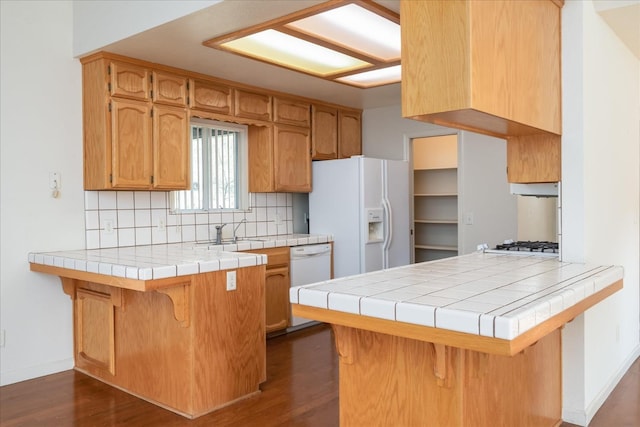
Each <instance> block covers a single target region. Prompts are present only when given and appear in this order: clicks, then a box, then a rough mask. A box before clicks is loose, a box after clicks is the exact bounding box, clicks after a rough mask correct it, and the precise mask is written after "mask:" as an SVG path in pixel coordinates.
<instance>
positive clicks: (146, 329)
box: [62, 265, 266, 418]
mask: <svg viewBox="0 0 640 427" xmlns="http://www.w3.org/2000/svg"><path fill="white" fill-rule="evenodd" d="M227 271H228V270H224V271H215V272H210V273H203V274H197V275H192V276H184V281H183V282H182V281H180V280H175V279H176V278H172V279H174V281H173V282H172V284H171V286H169V287H163V288H160V289H158V290H156V291H144V292H143V291H134V290H130V289H121V288H118V287H115V286H108V285H105V284H100V283H93V282H87V281H83V280H76V279H69V278H63V279H62V280H63V285H64V289H65V292H66V293H67V294H69V295H70V296H71V297H72V298H73V299H74V330H75V363H76V366H75V367H76V369H77V370H78V371H81V372H84V373H86V374H88V375H91V376H93V377H95V378H98V379H100V380H102V381H104V382H106V383H108V384H111V385H113V386H115V387H118V388H120V389H122V390H125V391H127V392H129V393H131V394H133V395H135V396H138V397H141V398H143V399H145V400H147V401H149V402H152V403H154V404H157V405H159V406H162V407H164V408H166V409H169V410H171V411H174V412H176V413H178V414H181V415H183V416H186V417H188V418H195V417H198V416H200V415H204V414H206V413H208V412H211V411H213V410H215V409H217V408H220V407H222V406H226V405H228V404H229V403H232V402H234V401H236V400H239V399H242V398H245V397H247V396H250V395H253V394H254V393H258V392H259V384H260V383H262V382H264V381H266V337H265V325H264V319H265V314H264V313H265V312H264V298H265V295H264V277H265V267H264V266H263V265H261V266H256V267H247V268H240V269H237V270H235V272H236V275H237V286H236V290H233V291H227V289H226V274H227ZM162 280H163V279H160V280H159V281H158V282H159V286H163V284H162ZM164 286H166V285H164Z"/></svg>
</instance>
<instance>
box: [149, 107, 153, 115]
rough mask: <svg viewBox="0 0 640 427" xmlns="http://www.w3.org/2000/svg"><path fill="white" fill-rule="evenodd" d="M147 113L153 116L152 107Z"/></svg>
mask: <svg viewBox="0 0 640 427" xmlns="http://www.w3.org/2000/svg"><path fill="white" fill-rule="evenodd" d="M149 115H150V116H151V117H153V108H152V109H151V110H149Z"/></svg>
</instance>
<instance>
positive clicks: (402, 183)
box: [309, 156, 411, 278]
mask: <svg viewBox="0 0 640 427" xmlns="http://www.w3.org/2000/svg"><path fill="white" fill-rule="evenodd" d="M409 209H410V203H409V163H408V162H406V161H400V160H382V159H374V158H369V157H362V156H354V157H351V158H349V159H339V160H324V161H316V162H313V191H312V192H311V193H309V232H310V233H311V234H332V235H333V239H334V254H333V263H334V264H333V265H334V277H336V278H338V277H345V276H350V275H353V274H359V273H366V272H370V271H376V270H381V269H385V268H391V267H397V266H400V265H406V264H409V263H410V260H411V258H410V249H411V248H410V237H409V235H410V230H411V227H410V222H409V221H410V215H409Z"/></svg>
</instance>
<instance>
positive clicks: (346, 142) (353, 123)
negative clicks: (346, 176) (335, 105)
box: [338, 110, 362, 159]
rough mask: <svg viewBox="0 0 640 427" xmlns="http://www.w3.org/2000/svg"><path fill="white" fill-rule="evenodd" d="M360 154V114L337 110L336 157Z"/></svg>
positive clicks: (342, 157)
mask: <svg viewBox="0 0 640 427" xmlns="http://www.w3.org/2000/svg"><path fill="white" fill-rule="evenodd" d="M360 154H362V114H361V113H360V112H359V111H349V110H338V157H339V158H341V159H344V158H349V157H351V156H358V155H360Z"/></svg>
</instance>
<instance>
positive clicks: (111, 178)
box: [109, 173, 113, 184]
mask: <svg viewBox="0 0 640 427" xmlns="http://www.w3.org/2000/svg"><path fill="white" fill-rule="evenodd" d="M112 183H113V174H111V173H110V174H109V184H112Z"/></svg>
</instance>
